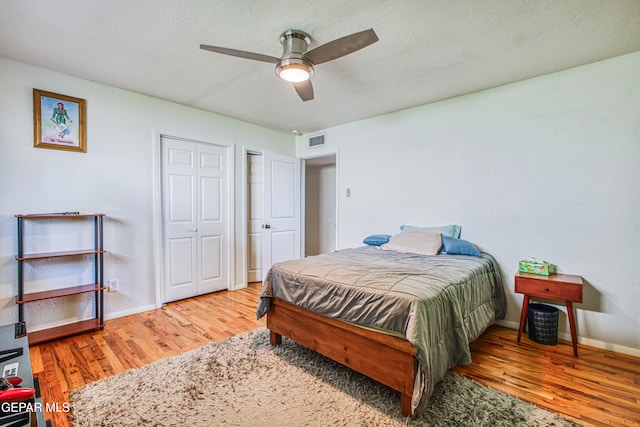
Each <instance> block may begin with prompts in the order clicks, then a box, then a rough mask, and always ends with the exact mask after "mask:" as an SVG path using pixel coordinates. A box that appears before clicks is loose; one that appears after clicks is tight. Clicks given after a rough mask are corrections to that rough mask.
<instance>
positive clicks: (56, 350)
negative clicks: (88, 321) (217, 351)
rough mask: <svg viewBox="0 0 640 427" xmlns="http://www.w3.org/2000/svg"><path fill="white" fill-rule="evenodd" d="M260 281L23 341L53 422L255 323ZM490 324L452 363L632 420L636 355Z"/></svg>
mask: <svg viewBox="0 0 640 427" xmlns="http://www.w3.org/2000/svg"><path fill="white" fill-rule="evenodd" d="M259 293H260V284H259V283H257V284H252V285H250V286H249V287H248V288H247V289H243V290H239V291H233V292H227V291H222V292H217V293H214V294H210V295H206V296H202V297H197V298H190V299H187V300H182V301H177V302H174V303H171V304H167V305H166V306H164V307H163V308H162V309H159V310H153V311H149V312H145V313H141V314H136V315H133V316H127V317H123V318H119V319H114V320H109V321H107V325H106V327H105V329H104V330H103V331H97V332H91V333H86V334H82V335H76V336H73V337H69V338H65V339H61V340H57V341H53V342H49V343H43V344H39V345H36V346H33V347H31V359H32V364H33V372H34V375H36V376H38V377H39V379H40V384H41V388H42V390H41V391H42V397H43V401H44V402H48V403H49V404H57V405H58V407H59V408H60V410H59V411H54V412H48V413H47V414H46V417H47V419H50V420H52V421H53V425H54V426H55V427H67V426H70V425H71V424H70V418H69V414H68V413H67V412H64V408H65V406H64V404H65V403H67V402H69V393H70V392H71V391H73V390H75V389H77V388H79V387H82V386H83V385H85V384H88V383H91V382H93V381H97V380H99V379H102V378H106V377H108V376H110V375H114V374H117V373H120V372H123V371H125V370H127V369H130V368H135V367H139V366H142V365H145V364H148V363H151V362H153V361H155V360H159V359H163V358H166V357H170V356H174V355H176V354H179V353H182V352H184V351H188V350H192V349H195V348H198V347H200V346H202V345H204V344H207V343H209V342H211V341H218V340H221V339H224V338H227V337H230V336H233V335H236V334H239V333H243V332H246V331H249V330H252V329H255V328H257V327H260V326H265V321H264V319H262V320H259V321H257V320H255V309H256V304H257V301H258V297H259ZM516 336H517V331H515V330H511V329H507V328H502V327H498V326H494V327H492V328H490V329H489V330H488V331H486V332H485V333H484V334H483V335H482V336H481V337H480V338H479V339H478V340H477V341H476V342H475V343H473V344H472V351H473V363H472V364H471V365H469V366H464V367H457V368H455V369H454V370H455V371H456V372H458V373H459V374H461V375H464V376H466V377H469V378H472V379H474V380H476V381H478V382H480V383H482V384H484V385H487V386H489V387H493V388H495V389H498V390H502V391H504V392H506V393H509V394H511V395H514V396H517V397H520V398H522V399H524V400H526V401H528V402H531V403H533V404H535V405H538V406H539V407H541V408H544V409H547V410H549V411H553V412H557V413H560V414H562V415H563V416H565V417H571V418H574V419H576V420H578V421H580V422H582V423H586V424H589V425H594V426H640V409H639V408H640V359H639V358H634V357H630V356H625V355H621V354H618V353H613V352H608V351H603V350H598V349H594V348H590V347H586V346H582V345H580V346H579V352H580V357H578V358H575V357H573V356H572V348H571V344H570V343H564V342H561V343H560V344H559V345H557V346H543V345H540V344H536V343H533V342H531V341H529V340H528V338H527V337H526V336H525V337H524V338H523V342H522V343H521V344H517V343H516Z"/></svg>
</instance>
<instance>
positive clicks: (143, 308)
mask: <svg viewBox="0 0 640 427" xmlns="http://www.w3.org/2000/svg"><path fill="white" fill-rule="evenodd" d="M157 308H158V307H156V306H155V304H148V305H142V306H140V307H135V308H131V309H129V310H121V311H114V312H112V313H105V315H104V318H105V320H113V319H117V318H118V317H125V316H131V315H132V314H138V313H144V312H145V311H151V310H156V309H157Z"/></svg>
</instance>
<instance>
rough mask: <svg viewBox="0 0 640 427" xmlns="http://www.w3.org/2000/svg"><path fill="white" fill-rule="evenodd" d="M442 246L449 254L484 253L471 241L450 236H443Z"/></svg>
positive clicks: (479, 254) (474, 254)
mask: <svg viewBox="0 0 640 427" xmlns="http://www.w3.org/2000/svg"><path fill="white" fill-rule="evenodd" d="M442 246H443V250H444V252H446V253H447V255H469V256H479V257H481V256H482V254H481V253H480V251H479V250H478V249H477V248H476V247H475V246H474V245H473V243H471V242H467V241H466V240H462V239H454V238H453V237H449V236H445V235H443V236H442Z"/></svg>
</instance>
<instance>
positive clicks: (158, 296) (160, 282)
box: [152, 129, 236, 308]
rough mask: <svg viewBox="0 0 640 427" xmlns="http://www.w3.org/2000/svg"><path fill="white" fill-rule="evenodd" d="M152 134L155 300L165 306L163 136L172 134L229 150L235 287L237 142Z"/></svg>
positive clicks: (231, 282)
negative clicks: (235, 148)
mask: <svg viewBox="0 0 640 427" xmlns="http://www.w3.org/2000/svg"><path fill="white" fill-rule="evenodd" d="M152 132H153V137H152V152H153V155H152V158H153V165H152V173H153V179H152V183H153V190H152V192H153V201H152V204H153V221H152V222H153V239H154V241H153V242H152V245H153V248H154V251H153V252H154V259H153V264H154V267H153V268H154V272H155V278H156V279H155V302H156V308H160V307H162V305H163V304H164V303H163V301H164V284H165V273H164V268H163V267H162V266H163V265H164V247H163V244H164V243H163V242H164V232H163V217H162V138H163V137H166V138H172V139H177V140H181V141H187V142H195V143H199V144H209V145H216V146H218V147H224V148H226V150H227V156H228V157H227V163H228V166H229V172H228V187H229V188H228V189H227V191H228V203H227V204H228V206H227V210H226V213H227V215H228V218H229V221H228V223H227V235H228V236H229V238H228V239H227V253H228V257H227V258H228V259H227V266H226V267H227V268H228V277H229V279H228V281H229V286H228V288H229V289H233V287H234V283H235V272H236V271H235V264H236V261H235V252H234V251H233V250H232V248H233V247H234V246H235V244H234V242H235V233H234V230H235V202H234V197H233V194H234V190H235V170H236V162H235V152H234V149H233V148H234V144H233V143H229V142H220V141H210V140H203V139H202V138H198V137H189V136H184V135H183V136H175V135H174V134H173V133H171V132H161V131H159V130H157V129H153V130H152Z"/></svg>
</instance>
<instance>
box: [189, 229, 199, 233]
mask: <svg viewBox="0 0 640 427" xmlns="http://www.w3.org/2000/svg"><path fill="white" fill-rule="evenodd" d="M188 231H193V232H194V233H197V232H198V229H197V228H190V229H189V230H188Z"/></svg>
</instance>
